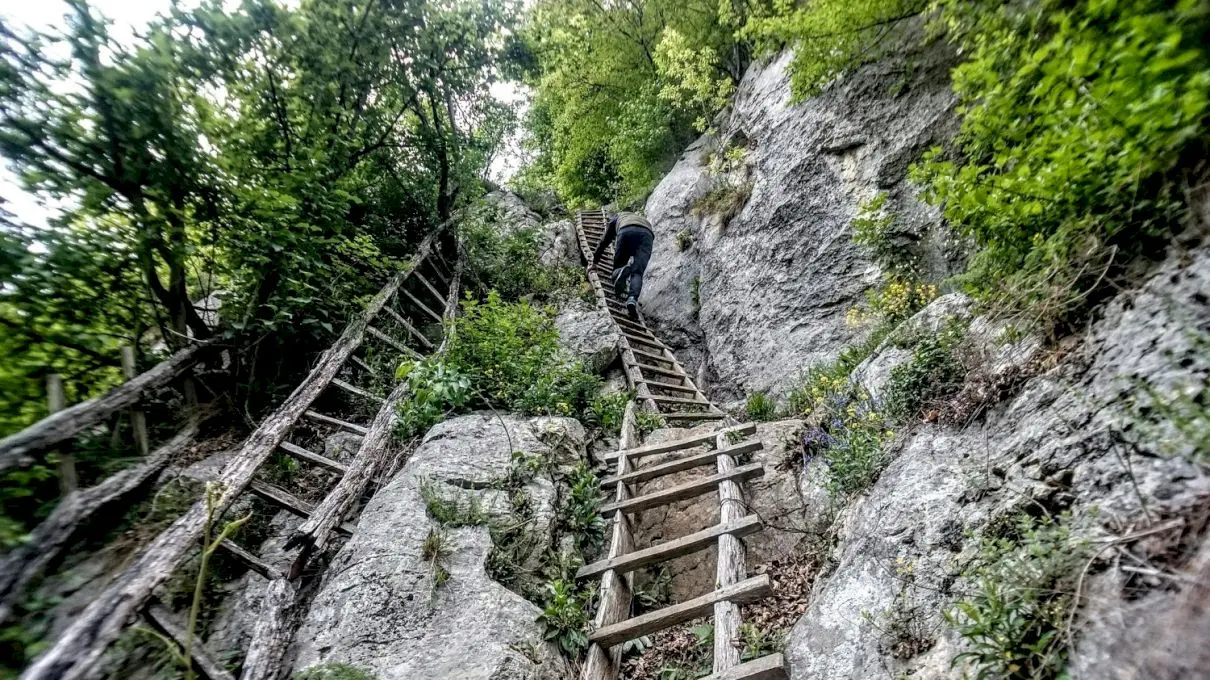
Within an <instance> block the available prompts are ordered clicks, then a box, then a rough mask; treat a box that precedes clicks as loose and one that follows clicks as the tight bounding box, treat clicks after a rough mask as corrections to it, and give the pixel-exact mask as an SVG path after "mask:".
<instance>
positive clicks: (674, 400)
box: [651, 394, 710, 406]
mask: <svg viewBox="0 0 1210 680" xmlns="http://www.w3.org/2000/svg"><path fill="white" fill-rule="evenodd" d="M651 398H652V399H653V400H655V401H658V402H660V403H661V404H689V405H690V406H710V402H708V401H706V400H704V399H682V398H680V397H664V396H660V395H658V394H653V395H651Z"/></svg>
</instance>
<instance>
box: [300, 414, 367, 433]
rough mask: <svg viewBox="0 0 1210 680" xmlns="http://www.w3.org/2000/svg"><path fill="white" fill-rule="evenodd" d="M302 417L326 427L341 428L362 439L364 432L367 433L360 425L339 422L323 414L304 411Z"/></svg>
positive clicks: (338, 419) (339, 420) (343, 421)
mask: <svg viewBox="0 0 1210 680" xmlns="http://www.w3.org/2000/svg"><path fill="white" fill-rule="evenodd" d="M303 416H305V417H307V418H310V419H311V420H314V421H315V422H317V423H324V424H326V425H336V426H337V427H343V428H344V429H346V430H348V431H349V432H352V433H353V434H359V435H362V436H363V437H364V436H365V434H366V432H368V431H369V430H367V429H365V428H364V427H362V426H360V425H356V424H354V423H350V422H348V421H345V420H341V419H340V418H333V417H332V416H325V415H324V414H322V413H317V412H315V411H306V412H304V413H303Z"/></svg>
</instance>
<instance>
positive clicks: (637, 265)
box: [613, 227, 655, 300]
mask: <svg viewBox="0 0 1210 680" xmlns="http://www.w3.org/2000/svg"><path fill="white" fill-rule="evenodd" d="M654 243H655V236H654V235H652V233H651V232H650V231H648V230H647V229H644V228H642V227H622V228H621V229H619V230H618V240H617V241H615V242H614V245H613V270H614V271H615V272H616V271H617V270H618V268H620V267H622V266H624V265H625V264H626V261H627V260H629V259H631V258H634V261H633V262H631V263H630V294H631V295H632V296H633V297H634V298H635V299H636V300H637V299H638V297H639V293H642V292H643V273H644V272H646V271H647V263H648V262H650V261H651V246H652V245H653V244H654Z"/></svg>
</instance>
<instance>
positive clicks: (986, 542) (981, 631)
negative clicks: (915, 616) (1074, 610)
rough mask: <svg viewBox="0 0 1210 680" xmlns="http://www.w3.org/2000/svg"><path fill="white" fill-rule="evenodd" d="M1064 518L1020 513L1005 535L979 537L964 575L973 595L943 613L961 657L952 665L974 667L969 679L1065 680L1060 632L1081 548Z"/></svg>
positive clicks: (1080, 561)
mask: <svg viewBox="0 0 1210 680" xmlns="http://www.w3.org/2000/svg"><path fill="white" fill-rule="evenodd" d="M1066 519H1067V518H1059V519H1058V520H1056V519H1051V518H1042V519H1037V518H1034V517H1030V516H1028V515H1024V514H1022V515H1020V516H1019V517H1017V518H1016V520H1015V522H1014V523H1012V525H1011V531H1010V532H1008V535H1006V536H997V535H984V536H983V537H982V538H981V539H980V543H979V554H978V555H977V558H976V560H975V562H974V564H973V565H972V566H971V567H970V568H969V569H968V570H967V573H966V574H965V575H966V576H967V578H969V579H970V580H971V581H972V583H973V585H974V592H972V593H970V594H969V595H968V596H966V597H965V598H963V599H962V600H960V601H959V602H958V603H957V604H956V606H955V607H954V609H952V610H950V611H948V612H946V614H945V619H946V621H947V622H948V623H949V624H950V625H951V626H952V627H953V628H954V630H956V631H957V632H958V634H959V635H961V636H962V638H963V640H964V641H965V642H966V645H967V651H965V652H963V653H961V654H959V655H957V656H956V657H955V658H954V663H955V664H959V663H962V662H970V663H972V664H974V666H975V668H976V670H977V673H976V675H975V677H976V678H979V679H982V678H1013V679H1018V678H1019V679H1021V680H1026V679H1029V680H1033V679H1049V678H1062V677H1066V675H1065V672H1064V671H1065V667H1066V665H1067V654H1068V652H1069V650H1068V649H1067V645H1066V642H1067V638H1066V636H1065V635H1064V634H1063V633H1062V631H1063V630H1065V629H1066V626H1067V624H1068V621H1067V618H1068V615H1069V612H1070V611H1071V607H1074V606H1075V596H1074V593H1073V589H1074V587H1075V580H1076V578H1077V574H1078V572H1079V571H1080V567H1081V565H1082V564H1083V563H1084V561H1085V560H1086V559H1087V558H1088V553H1089V550H1088V546H1087V544H1086V543H1085V542H1083V541H1080V540H1077V539H1075V538H1074V537H1073V536H1072V535H1071V531H1070V529H1069V527H1067V526H1066V525H1065V524H1064V522H1065V521H1066Z"/></svg>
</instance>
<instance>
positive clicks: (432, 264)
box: [424, 257, 450, 288]
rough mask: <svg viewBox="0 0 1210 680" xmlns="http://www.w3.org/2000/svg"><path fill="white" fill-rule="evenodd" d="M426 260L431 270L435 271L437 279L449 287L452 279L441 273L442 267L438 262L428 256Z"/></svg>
mask: <svg viewBox="0 0 1210 680" xmlns="http://www.w3.org/2000/svg"><path fill="white" fill-rule="evenodd" d="M424 262H425V264H427V265H428V266H429V271H431V272H433V276H436V277H437V280H438V281H440V282H441V285H443V286H445V287H446V288H449V285H450V280H449V279H447V278H445V274H442V273H441V267H438V266H437V262H436V261H435V260H434V258H431V257H430V258H427V259H426V260H425V261H424Z"/></svg>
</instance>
